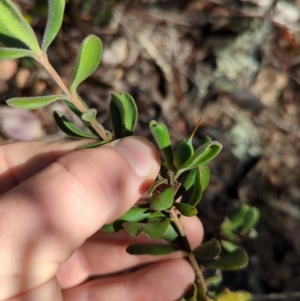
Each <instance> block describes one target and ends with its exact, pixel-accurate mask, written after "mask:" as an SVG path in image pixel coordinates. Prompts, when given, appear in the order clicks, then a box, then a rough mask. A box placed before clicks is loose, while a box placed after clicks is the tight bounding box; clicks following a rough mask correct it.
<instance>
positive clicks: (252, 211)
mask: <svg viewBox="0 0 300 301" xmlns="http://www.w3.org/2000/svg"><path fill="white" fill-rule="evenodd" d="M259 217H260V213H259V210H258V209H257V208H255V207H251V208H249V209H248V211H247V212H246V213H245V216H244V220H243V226H242V229H241V235H245V234H248V233H249V232H250V230H251V229H252V228H253V227H254V226H255V225H256V224H257V223H258V220H259Z"/></svg>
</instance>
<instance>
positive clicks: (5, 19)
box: [0, 0, 40, 53]
mask: <svg viewBox="0 0 300 301" xmlns="http://www.w3.org/2000/svg"><path fill="white" fill-rule="evenodd" d="M0 11H1V17H0V23H1V25H2V26H4V27H5V28H6V29H7V31H9V32H10V34H11V36H12V37H14V38H16V39H18V40H20V41H21V42H23V43H24V44H26V45H27V46H28V47H29V48H30V49H31V50H32V51H33V52H35V53H39V52H40V47H39V43H38V41H37V38H36V36H35V34H34V32H33V30H32V28H31V27H30V25H29V24H28V23H27V21H26V20H25V18H24V17H23V16H22V14H21V13H20V12H19V10H18V9H17V8H16V6H15V5H14V4H13V3H12V2H11V1H9V0H1V1H0Z"/></svg>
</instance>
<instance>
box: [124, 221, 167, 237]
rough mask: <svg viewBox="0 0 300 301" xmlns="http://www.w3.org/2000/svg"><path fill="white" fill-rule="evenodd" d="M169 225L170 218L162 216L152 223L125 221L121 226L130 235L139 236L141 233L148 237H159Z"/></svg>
mask: <svg viewBox="0 0 300 301" xmlns="http://www.w3.org/2000/svg"><path fill="white" fill-rule="evenodd" d="M169 225H170V219H169V218H162V219H158V220H156V221H155V222H153V223H138V222H125V223H123V228H124V229H125V231H126V232H127V233H128V234H130V235H131V236H139V235H140V234H142V233H143V234H145V235H147V236H148V237H150V238H159V237H161V236H162V235H163V234H164V233H165V232H166V230H167V228H168V226H169Z"/></svg>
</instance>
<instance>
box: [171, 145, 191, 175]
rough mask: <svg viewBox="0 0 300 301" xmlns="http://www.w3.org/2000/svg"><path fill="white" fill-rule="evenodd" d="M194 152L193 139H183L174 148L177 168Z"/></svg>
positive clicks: (174, 162) (174, 161)
mask: <svg viewBox="0 0 300 301" xmlns="http://www.w3.org/2000/svg"><path fill="white" fill-rule="evenodd" d="M193 154H194V147H193V142H192V139H188V140H185V139H183V140H181V141H180V142H179V144H178V145H177V147H176V148H175V150H174V160H173V164H174V166H175V168H176V169H180V167H181V166H182V165H183V164H184V163H185V162H186V161H187V160H188V159H189V158H191V157H192V155H193Z"/></svg>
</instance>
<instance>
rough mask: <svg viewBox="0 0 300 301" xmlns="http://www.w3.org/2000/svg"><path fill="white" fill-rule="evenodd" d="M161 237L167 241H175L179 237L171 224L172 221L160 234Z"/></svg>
mask: <svg viewBox="0 0 300 301" xmlns="http://www.w3.org/2000/svg"><path fill="white" fill-rule="evenodd" d="M161 238H162V239H164V240H166V241H168V242H175V241H176V240H177V239H178V238H179V234H178V233H177V231H176V230H175V228H174V227H173V226H172V223H171V224H170V225H169V227H168V228H167V230H166V232H165V233H164V234H163V235H162V236H161Z"/></svg>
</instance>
